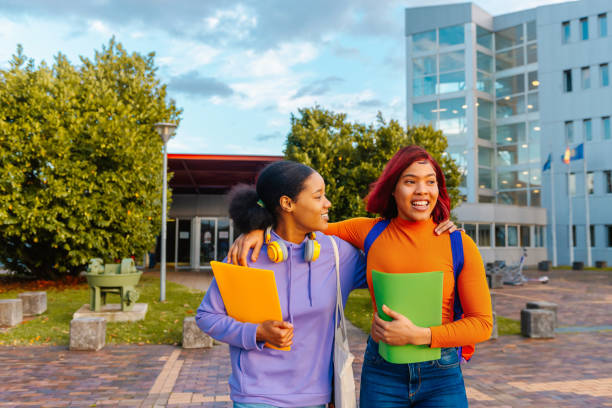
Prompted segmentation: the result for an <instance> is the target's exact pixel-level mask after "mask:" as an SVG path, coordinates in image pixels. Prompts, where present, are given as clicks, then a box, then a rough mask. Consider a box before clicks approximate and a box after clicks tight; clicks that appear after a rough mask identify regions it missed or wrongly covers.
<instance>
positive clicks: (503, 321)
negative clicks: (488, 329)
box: [497, 316, 521, 336]
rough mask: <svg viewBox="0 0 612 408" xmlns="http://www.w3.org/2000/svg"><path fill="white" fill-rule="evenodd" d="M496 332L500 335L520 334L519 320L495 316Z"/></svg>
mask: <svg viewBox="0 0 612 408" xmlns="http://www.w3.org/2000/svg"><path fill="white" fill-rule="evenodd" d="M497 332H498V334H499V335H500V336H508V335H511V334H521V322H520V321H518V320H514V319H508V318H507V317H503V316H497Z"/></svg>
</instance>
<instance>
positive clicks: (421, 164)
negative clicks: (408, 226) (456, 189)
mask: <svg viewBox="0 0 612 408" xmlns="http://www.w3.org/2000/svg"><path fill="white" fill-rule="evenodd" d="M438 193H439V191H438V182H437V179H436V172H435V170H434V168H433V167H432V165H431V164H430V163H429V162H428V161H427V160H418V161H415V162H414V163H412V164H411V165H410V166H408V167H407V168H406V169H405V170H404V171H403V172H402V175H401V176H400V178H399V180H398V182H397V184H396V185H395V190H394V191H393V197H395V203H396V204H397V213H398V216H399V217H400V218H403V219H405V220H408V221H425V220H428V219H429V218H430V217H431V213H432V212H433V210H434V208H435V206H436V203H437V202H438Z"/></svg>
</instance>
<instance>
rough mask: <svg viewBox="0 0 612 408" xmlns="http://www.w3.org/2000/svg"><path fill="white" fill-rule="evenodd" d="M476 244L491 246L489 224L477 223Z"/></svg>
mask: <svg viewBox="0 0 612 408" xmlns="http://www.w3.org/2000/svg"><path fill="white" fill-rule="evenodd" d="M478 246H481V247H490V246H491V225H489V224H478Z"/></svg>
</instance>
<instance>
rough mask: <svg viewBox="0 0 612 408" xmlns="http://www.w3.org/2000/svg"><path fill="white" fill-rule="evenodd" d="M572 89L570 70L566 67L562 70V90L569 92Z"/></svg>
mask: <svg viewBox="0 0 612 408" xmlns="http://www.w3.org/2000/svg"><path fill="white" fill-rule="evenodd" d="M572 90H573V86H572V70H571V69H566V70H564V71H563V92H565V93H570V92H572Z"/></svg>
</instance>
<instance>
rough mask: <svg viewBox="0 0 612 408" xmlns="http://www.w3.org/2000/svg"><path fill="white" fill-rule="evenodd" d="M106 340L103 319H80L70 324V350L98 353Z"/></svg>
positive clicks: (73, 320)
mask: <svg viewBox="0 0 612 408" xmlns="http://www.w3.org/2000/svg"><path fill="white" fill-rule="evenodd" d="M105 340H106V320H104V318H103V317H79V318H76V319H72V321H71V322H70V350H84V351H98V350H100V349H102V348H103V347H104V344H105Z"/></svg>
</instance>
